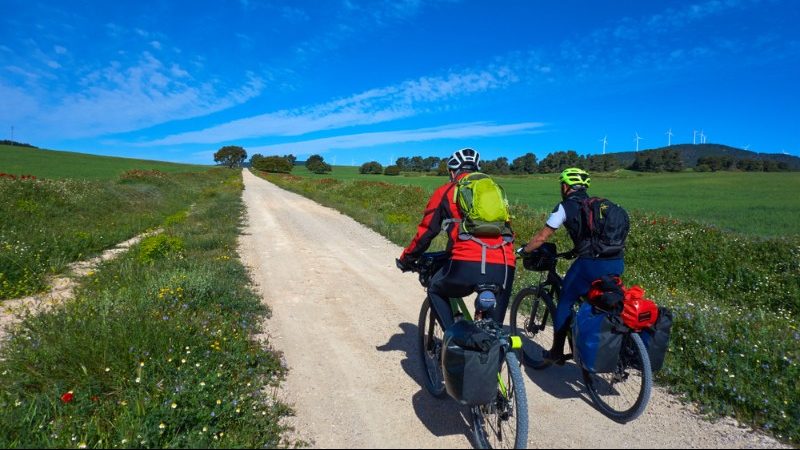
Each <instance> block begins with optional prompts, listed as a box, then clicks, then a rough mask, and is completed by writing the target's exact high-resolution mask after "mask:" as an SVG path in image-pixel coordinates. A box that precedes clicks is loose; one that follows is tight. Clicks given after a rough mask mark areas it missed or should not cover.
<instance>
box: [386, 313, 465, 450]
mask: <svg viewBox="0 0 800 450" xmlns="http://www.w3.org/2000/svg"><path fill="white" fill-rule="evenodd" d="M399 327H400V330H402V331H401V332H399V333H397V334H395V335H393V336H392V337H391V338H390V339H389V342H387V343H386V344H384V345H380V346H377V347H375V349H376V350H378V351H381V352H394V351H402V352H404V354H405V355H404V356H405V359H403V361H402V362H401V363H400V365H401V367H402V368H403V370H404V371H405V373H406V374H407V375H408V377H409V378H411V379H412V380H414V382H416V383H417V385H419V387H420V390H419V392H417V393H416V394H414V396H413V397H412V398H411V403H412V405H413V407H414V412H415V413H416V415H417V417H418V418H419V420H420V422H422V424H423V425H425V427H426V428H427V429H428V431H430V432H431V433H432V434H433V435H434V436H437V437H442V436H453V435H463V436H464V437H466V438H467V439H468V440H469V441H470V442H472V432H471V430H472V419H471V413H470V411H469V409H468V408H467V407H465V406H462V405H459V404H458V403H456V402H455V401H454V400H452V399H451V398H450V397H445V398H441V399H438V398H435V397H433V396H432V395H431V394H430V393H429V392H428V389H427V388H426V387H425V378H424V377H427V375H426V374H425V368H424V367H423V364H422V361H421V360H420V358H419V356H418V355H419V354H418V352H419V348H418V345H419V344H418V338H419V336H418V329H419V327H417V325H414V324H411V323H407V322H406V323H401V324H400V325H399Z"/></svg>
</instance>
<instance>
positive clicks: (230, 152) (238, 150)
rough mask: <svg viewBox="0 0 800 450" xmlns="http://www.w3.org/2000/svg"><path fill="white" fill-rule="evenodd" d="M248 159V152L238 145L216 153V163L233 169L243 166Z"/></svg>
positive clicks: (223, 148) (228, 146) (226, 147)
mask: <svg viewBox="0 0 800 450" xmlns="http://www.w3.org/2000/svg"><path fill="white" fill-rule="evenodd" d="M245 159H247V152H246V151H245V149H243V148H242V147H239V146H238V145H226V146H225V147H222V148H221V149H219V150H217V152H216V153H214V162H215V163H217V164H221V165H223V166H228V167H230V168H231V169H233V168H234V167H239V166H241V165H242V163H243V162H244V160H245Z"/></svg>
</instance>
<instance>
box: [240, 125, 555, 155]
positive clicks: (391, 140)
mask: <svg viewBox="0 0 800 450" xmlns="http://www.w3.org/2000/svg"><path fill="white" fill-rule="evenodd" d="M542 127H544V124H543V123H540V122H524V123H514V124H505V125H496V124H493V123H488V122H473V123H460V124H453V125H447V126H442V127H434V128H420V129H415V130H398V131H381V132H374V133H359V134H349V135H343V136H335V137H328V138H322V139H312V140H306V141H298V142H289V143H284V144H276V145H267V146H262V147H252V148H249V149H248V150H249V151H250V152H251V153H252V154H255V153H261V154H263V155H277V154H287V153H293V154H296V155H303V154H310V153H324V152H327V151H329V150H335V149H351V148H368V147H374V146H376V145H385V144H401V143H407V142H427V141H433V140H437V139H466V138H483V137H492V136H504V135H517V134H532V133H538V132H542Z"/></svg>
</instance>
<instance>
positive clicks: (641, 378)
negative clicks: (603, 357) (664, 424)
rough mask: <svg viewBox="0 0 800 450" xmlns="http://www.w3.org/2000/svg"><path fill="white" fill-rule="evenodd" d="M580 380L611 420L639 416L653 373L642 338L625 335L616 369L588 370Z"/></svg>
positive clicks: (621, 420)
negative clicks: (609, 371)
mask: <svg viewBox="0 0 800 450" xmlns="http://www.w3.org/2000/svg"><path fill="white" fill-rule="evenodd" d="M583 380H584V382H585V383H586V389H587V390H588V391H589V396H590V397H592V400H593V401H594V403H595V405H597V408H598V409H599V410H600V412H602V413H603V414H605V415H606V416H607V417H609V418H610V419H612V420H615V421H617V422H621V423H626V422H630V421H631V420H634V419H636V418H637V417H639V416H640V415H641V414H642V413H643V412H644V410H645V408H647V403H648V402H649V401H650V391H651V390H652V388H653V372H652V371H651V369H650V358H648V356H647V349H646V348H645V346H644V343H643V342H642V338H640V337H639V335H638V334H636V333H629V334H627V335H625V337H624V341H623V343H622V350H621V351H620V357H619V362H618V363H617V368H616V369H615V370H614V372H612V373H589V372H588V371H586V370H583Z"/></svg>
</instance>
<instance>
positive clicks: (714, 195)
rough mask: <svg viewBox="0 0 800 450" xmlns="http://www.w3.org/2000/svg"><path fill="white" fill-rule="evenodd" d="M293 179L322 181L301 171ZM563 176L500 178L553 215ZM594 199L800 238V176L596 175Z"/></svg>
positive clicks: (346, 173) (515, 200)
mask: <svg viewBox="0 0 800 450" xmlns="http://www.w3.org/2000/svg"><path fill="white" fill-rule="evenodd" d="M292 175H297V176H301V177H315V178H320V177H321V176H320V175H315V174H312V173H311V172H309V171H308V170H306V169H305V167H296V168H295V169H294V171H293V172H292ZM324 177H329V178H334V179H337V180H371V181H383V182H386V183H397V184H404V185H409V186H419V187H422V188H423V189H425V190H426V191H429V192H432V191H433V190H434V189H435V188H436V187H438V186H440V185H442V184H443V183H444V182H445V181H446V180H445V178H444V177H437V176H430V175H420V174H402V175H399V176H385V175H361V174H359V173H358V168H357V167H345V166H337V167H335V168H334V170H333V172H331V173H330V174H328V175H325V176H324ZM557 178H558V175H556V174H542V175H527V176H505V177H497V179H498V180H499V182H500V184H501V185H502V186H503V188H504V189H505V190H506V193H507V194H508V198H509V201H510V202H511V203H512V204H519V205H527V206H529V207H531V208H533V209H535V210H540V211H545V210H546V211H549V210H550V209H551V208H553V206H555V204H556V203H558V201H560V198H559V193H558V192H559V191H558V183H557ZM590 192H591V193H592V194H593V195H597V196H601V197H607V198H610V199H612V200H614V201H615V202H617V203H620V204H621V205H623V206H624V207H625V208H626V209H628V210H629V211H638V212H641V213H651V214H657V215H659V216H661V217H667V218H674V219H678V220H681V221H696V222H698V223H702V224H705V225H711V226H715V227H719V228H721V229H723V230H732V231H737V232H740V233H744V234H748V235H755V236H764V237H778V236H797V235H800V221H798V220H797V218H798V217H800V196H797V195H794V193H795V192H800V172H785V173H752V172H715V173H696V172H682V173H677V174H672V173H662V174H655V173H637V172H631V171H626V170H623V171H618V172H614V173H609V174H592V188H591V190H590Z"/></svg>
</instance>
